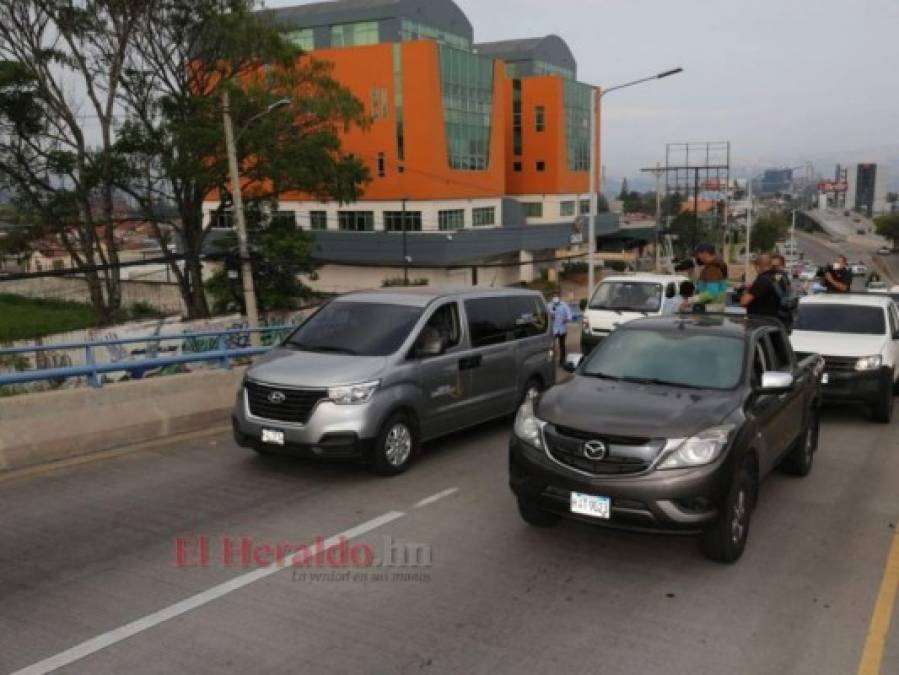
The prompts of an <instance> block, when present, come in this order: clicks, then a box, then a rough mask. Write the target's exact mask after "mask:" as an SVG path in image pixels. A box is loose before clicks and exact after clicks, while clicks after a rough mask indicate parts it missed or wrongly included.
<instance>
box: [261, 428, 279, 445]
mask: <svg viewBox="0 0 899 675" xmlns="http://www.w3.org/2000/svg"><path fill="white" fill-rule="evenodd" d="M262 442H263V443H271V444H272V445H284V432H283V431H275V430H274V429H263V430H262Z"/></svg>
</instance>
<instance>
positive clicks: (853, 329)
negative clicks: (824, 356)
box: [793, 303, 886, 335]
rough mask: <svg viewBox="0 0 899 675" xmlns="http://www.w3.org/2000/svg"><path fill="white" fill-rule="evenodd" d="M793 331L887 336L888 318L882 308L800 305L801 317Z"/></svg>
mask: <svg viewBox="0 0 899 675" xmlns="http://www.w3.org/2000/svg"><path fill="white" fill-rule="evenodd" d="M793 330H794V331H797V330H808V331H816V332H821V333H854V334H856V335H886V318H885V317H884V311H883V309H882V308H881V307H862V306H859V305H836V304H834V305H819V304H814V305H813V304H802V303H800V305H799V317H798V318H797V320H796V325H795V326H794V327H793Z"/></svg>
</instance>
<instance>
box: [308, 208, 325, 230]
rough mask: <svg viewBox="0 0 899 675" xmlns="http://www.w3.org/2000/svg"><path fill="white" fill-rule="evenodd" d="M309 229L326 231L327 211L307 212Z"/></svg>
mask: <svg viewBox="0 0 899 675" xmlns="http://www.w3.org/2000/svg"><path fill="white" fill-rule="evenodd" d="M309 229H310V230H327V229H328V212H327V211H310V212H309Z"/></svg>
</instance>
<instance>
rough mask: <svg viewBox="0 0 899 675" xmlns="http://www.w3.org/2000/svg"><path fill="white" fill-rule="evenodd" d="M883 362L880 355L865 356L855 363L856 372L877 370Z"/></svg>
mask: <svg viewBox="0 0 899 675" xmlns="http://www.w3.org/2000/svg"><path fill="white" fill-rule="evenodd" d="M882 362H883V359H882V358H881V356H880V354H875V355H874V356H863V357H861V358H860V359H859V360H858V361H856V362H855V369H856V370H877V369H878V368H880V364H881V363H882Z"/></svg>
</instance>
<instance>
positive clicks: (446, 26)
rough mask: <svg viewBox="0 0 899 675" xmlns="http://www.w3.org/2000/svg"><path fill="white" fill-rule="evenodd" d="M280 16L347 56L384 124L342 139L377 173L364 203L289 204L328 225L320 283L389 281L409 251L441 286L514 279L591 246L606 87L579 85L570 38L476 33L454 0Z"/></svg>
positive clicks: (322, 52)
mask: <svg viewBox="0 0 899 675" xmlns="http://www.w3.org/2000/svg"><path fill="white" fill-rule="evenodd" d="M267 15H268V16H269V17H270V18H271V20H272V21H274V22H275V23H276V24H277V25H278V26H279V27H280V28H282V30H283V32H284V34H285V35H286V36H287V37H288V39H290V40H291V41H293V42H294V43H295V44H296V45H297V46H299V47H301V48H302V49H303V50H304V51H306V52H308V53H310V54H311V56H312V57H313V58H316V59H320V60H323V61H328V62H330V63H332V64H333V67H334V70H333V75H334V77H335V79H337V80H338V81H340V82H341V83H342V84H344V85H345V86H347V87H348V88H349V89H350V90H351V91H352V92H353V93H354V94H355V96H356V97H357V98H359V99H360V100H361V101H363V103H364V104H365V106H366V109H367V112H368V114H369V115H370V117H371V120H372V124H371V125H370V126H369V127H368V128H367V129H358V128H354V129H352V130H350V131H348V132H347V133H345V134H344V135H343V138H342V143H343V149H344V151H346V152H348V153H352V154H354V155H355V156H356V157H359V158H360V159H362V160H363V161H364V162H365V163H366V164H367V165H368V167H369V170H370V173H371V177H372V180H371V182H370V183H369V184H368V185H367V186H366V188H365V190H364V193H363V194H362V195H361V197H360V199H359V200H358V201H357V202H355V203H353V204H337V203H320V202H313V201H308V199H307V198H306V197H304V196H303V195H299V194H285V195H282V196H281V199H280V200H279V209H280V211H281V212H282V213H283V212H293V213H294V217H295V218H296V222H297V225H298V226H299V227H302V228H304V229H309V230H313V231H315V232H316V237H317V240H318V253H317V255H318V257H319V259H320V261H321V262H323V263H326V264H325V266H324V267H323V268H322V269H321V271H320V277H321V279H320V280H319V287H321V288H322V289H323V290H337V291H339V290H344V289H346V288H349V287H360V286H371V285H377V284H378V283H379V282H380V280H381V279H383V278H384V277H386V276H395V275H396V273H397V271H398V270H399V268H400V267H401V266H402V265H403V263H404V261H405V262H406V263H408V264H410V265H412V266H414V267H416V268H418V269H417V271H416V272H415V276H425V277H428V278H429V279H430V280H431V281H432V283H434V284H455V285H457V284H468V283H491V284H495V285H503V284H507V283H514V282H517V281H521V280H530V279H531V278H533V276H534V275H535V274H536V273H537V272H538V269H539V267H540V263H539V262H537V263H536V264H532V261H540V260H546V259H550V258H556V257H559V256H562V255H570V254H572V253H574V252H581V250H582V247H583V242H584V241H585V237H584V234H585V232H586V218H587V217H588V216H589V210H590V208H589V207H590V186H589V185H588V183H589V165H590V151H591V148H590V95H591V92H592V91H593V90H592V89H591V88H590V87H588V86H587V85H584V84H581V83H578V82H577V81H576V69H577V66H576V63H575V61H574V57H573V56H572V54H571V52H570V50H569V48H568V46H567V45H566V44H565V43H564V41H563V40H562V39H561V38H559V37H556V36H549V37H544V38H535V39H528V40H513V41H510V42H499V43H486V44H475V43H474V40H473V33H474V31H473V29H472V26H471V23H470V22H469V21H468V18H467V17H466V16H465V14H464V13H463V12H462V11H461V9H459V7H458V6H457V5H456V4H455V3H454V2H453V1H452V0H333V1H331V2H319V3H313V4H306V5H299V6H296V7H288V8H282V9H276V10H269V11H268V12H267ZM598 136H599V134H597V137H598ZM217 206H218V204H217V203H216V202H208V203H207V204H206V208H207V211H209V212H211V211H213V210H215V209H216V207H217ZM210 222H211V218H210ZM220 222H222V223H224V224H228V222H229V219H223V220H222V221H220ZM404 230H405V232H404ZM350 265H352V268H351V269H350V267H349V266H350ZM360 265H367V266H370V268H369V269H366V268H364V267H360ZM479 267H480V268H483V269H481V270H480V273H479V269H478V268H479ZM385 268H386V269H385ZM391 268H392V269H391ZM349 277H351V281H347V279H348V278H349Z"/></svg>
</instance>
